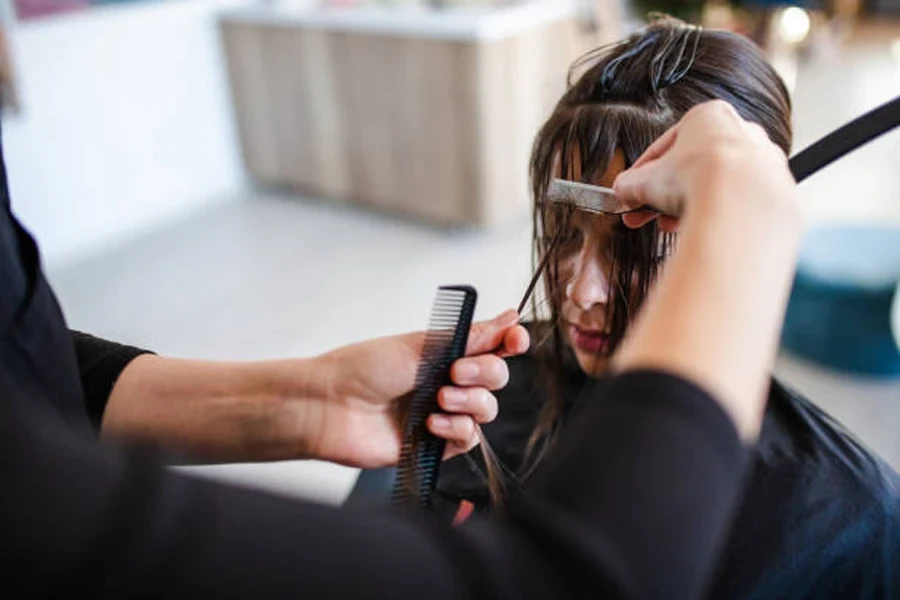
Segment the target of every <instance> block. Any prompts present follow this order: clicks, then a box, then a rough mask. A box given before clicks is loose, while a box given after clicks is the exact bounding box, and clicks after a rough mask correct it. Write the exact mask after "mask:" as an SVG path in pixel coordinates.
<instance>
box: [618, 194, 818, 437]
mask: <svg viewBox="0 0 900 600" xmlns="http://www.w3.org/2000/svg"><path fill="white" fill-rule="evenodd" d="M727 181H728V178H723V184H722V185H720V186H716V185H711V186H709V187H708V188H706V189H703V190H698V191H697V192H696V193H698V194H707V195H709V196H711V198H709V199H706V200H703V201H699V202H694V203H693V205H692V206H694V207H695V208H694V212H693V213H692V214H688V215H687V216H686V218H685V222H684V227H683V231H682V233H681V235H680V240H679V247H678V250H677V252H676V254H675V256H674V257H673V258H672V259H671V260H670V262H669V264H668V266H667V270H666V272H665V274H664V275H663V276H662V277H661V279H660V281H659V283H658V285H657V286H656V288H655V289H654V290H653V292H652V293H651V296H650V298H649V300H648V303H647V305H646V308H645V310H644V311H643V312H642V314H641V315H640V316H639V318H638V320H637V322H636V323H635V326H634V329H633V330H632V332H631V336H630V339H629V340H628V341H627V342H626V343H625V344H624V345H623V348H622V352H621V354H620V356H619V357H618V360H617V365H618V367H619V368H658V369H664V370H667V371H669V372H672V373H676V374H678V375H681V376H683V377H686V378H688V379H690V380H692V381H695V382H697V383H698V384H700V385H702V386H704V387H705V388H706V389H708V390H709V391H710V392H712V393H713V395H714V396H716V397H718V398H720V399H721V401H722V402H723V405H724V406H725V408H726V410H728V412H730V413H731V414H732V417H733V418H735V421H736V423H737V425H738V429H739V430H740V431H741V434H742V436H743V437H744V438H745V439H752V438H753V437H755V434H756V432H757V431H758V428H759V424H760V419H761V417H762V409H763V399H764V397H765V391H766V386H767V385H768V381H769V373H770V370H771V367H772V360H773V359H774V357H775V354H776V350H777V344H778V339H779V332H780V329H781V324H782V319H783V314H784V306H785V303H786V301H787V296H788V293H789V290H790V285H791V278H792V275H793V272H794V264H795V256H796V252H797V247H798V244H799V239H800V231H801V220H800V216H799V213H798V211H797V209H796V207H795V205H794V204H793V203H792V202H786V201H784V199H783V198H781V199H775V200H773V199H769V198H748V199H747V200H746V202H742V201H739V200H738V201H720V200H719V198H712V196H716V195H718V196H719V197H724V198H729V196H728V194H729V193H730V192H729V186H728V185H727ZM731 183H732V185H740V182H739V181H732V182H731ZM732 190H733V188H732ZM765 203H768V206H764V207H760V206H759V205H760V204H765ZM754 204H755V206H754Z"/></svg>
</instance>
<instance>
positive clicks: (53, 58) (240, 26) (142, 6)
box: [0, 0, 900, 504]
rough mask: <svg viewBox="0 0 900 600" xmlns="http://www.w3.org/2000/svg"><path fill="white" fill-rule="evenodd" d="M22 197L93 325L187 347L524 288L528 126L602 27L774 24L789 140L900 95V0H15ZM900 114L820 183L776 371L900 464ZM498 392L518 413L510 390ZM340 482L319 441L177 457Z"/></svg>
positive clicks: (333, 488)
mask: <svg viewBox="0 0 900 600" xmlns="http://www.w3.org/2000/svg"><path fill="white" fill-rule="evenodd" d="M2 5H3V12H2V29H3V37H2V52H3V55H2V57H0V59H2V60H0V63H2V64H0V68H2V78H3V81H2V84H3V86H4V94H3V96H4V106H3V138H4V139H3V143H4V150H5V156H6V165H7V169H8V170H9V173H10V186H11V196H12V203H13V208H14V210H15V211H16V212H17V214H18V215H19V217H20V218H21V219H22V220H23V221H24V222H25V223H26V224H27V226H28V227H29V228H30V229H31V231H32V232H33V233H34V235H35V236H36V238H37V239H38V241H39V243H40V245H41V247H42V250H43V257H44V265H45V269H46V271H47V272H48V274H49V278H50V280H51V283H52V284H53V286H54V287H55V289H56V291H57V293H58V295H59V299H60V302H61V304H62V307H63V309H64V312H65V314H66V317H67V319H68V320H69V322H70V325H71V326H72V327H74V328H77V329H80V330H83V331H88V332H91V333H94V334H97V335H101V336H104V337H108V338H110V339H114V340H117V341H121V342H125V343H130V344H134V345H137V346H141V347H145V348H149V349H152V350H154V351H156V352H158V353H160V354H165V355H171V356H180V357H188V358H206V359H222V360H245V359H247V360H250V359H266V358H276V357H291V356H309V355H313V354H316V353H320V352H324V351H326V350H328V349H331V348H333V347H336V346H339V345H343V344H347V343H350V342H354V341H358V340H362V339H367V338H371V337H375V336H380V335H386V334H391V333H396V332H402V331H409V330H419V329H423V328H425V327H426V325H427V323H428V318H429V310H430V306H431V303H432V301H433V298H434V294H435V290H436V288H437V286H439V285H442V284H448V283H467V284H471V285H472V286H474V287H475V288H476V289H477V290H478V294H479V301H478V302H479V303H478V307H477V310H476V318H487V317H490V316H493V315H494V314H497V313H499V312H500V311H501V310H503V309H506V308H510V307H515V306H516V305H517V304H518V302H519V300H520V298H521V296H522V294H523V292H524V290H525V287H526V286H527V285H528V282H529V279H530V278H531V275H532V273H533V271H534V263H533V256H532V249H531V244H532V237H531V236H532V207H531V198H530V191H529V184H528V178H527V175H528V158H529V152H530V150H531V143H532V140H533V139H534V136H535V133H536V132H537V130H538V128H539V127H540V125H541V123H542V121H543V120H544V119H546V117H547V116H548V115H549V113H550V111H551V110H552V109H553V105H554V103H555V102H556V100H557V99H558V98H559V97H560V95H561V93H562V92H563V90H564V89H565V85H566V83H565V82H566V71H567V68H568V66H569V65H570V64H571V63H572V61H573V60H574V59H576V58H577V57H578V56H580V55H581V54H583V53H584V52H585V51H587V50H590V49H592V48H595V47H597V46H599V45H602V44H607V43H610V42H614V41H616V40H617V39H620V38H622V37H624V36H626V35H628V34H629V32H631V31H633V30H635V29H636V28H638V27H641V26H642V24H643V23H645V22H646V19H647V15H648V14H651V13H653V12H656V11H661V12H666V13H669V14H672V15H675V16H678V17H679V18H682V19H684V20H687V21H689V22H692V23H695V24H697V25H701V26H702V27H704V28H725V29H730V30H732V31H735V32H738V33H739V34H741V35H744V36H746V37H747V38H749V39H750V40H751V41H752V42H753V43H755V44H757V45H759V47H760V48H762V49H763V51H764V52H765V53H766V56H767V57H768V58H769V60H770V61H771V63H772V64H773V65H774V66H775V68H776V69H777V71H778V72H779V74H780V75H781V77H782V78H783V80H784V81H785V83H786V85H787V87H788V89H789V91H790V95H791V100H792V103H793V117H792V118H793V128H794V136H793V152H795V153H796V152H798V151H800V150H802V149H803V148H805V147H806V146H808V145H809V144H811V143H813V142H815V141H816V140H817V139H819V138H821V137H822V136H824V135H825V134H827V133H829V132H831V131H832V130H834V129H836V128H838V127H839V126H841V125H843V124H845V123H847V122H848V121H850V120H852V119H854V118H856V117H858V116H860V115H862V114H863V113H865V112H866V111H869V110H871V109H873V108H875V107H877V106H879V105H881V104H883V103H885V102H887V101H889V100H891V99H893V98H895V97H897V96H898V95H900V0H807V1H805V2H792V1H791V0H669V1H666V0H657V1H652V0H646V1H645V0H640V1H639V0H572V1H569V0H118V1H116V0H3V3H2ZM898 157H900V131H894V132H889V133H887V134H886V135H883V136H881V137H880V138H878V139H876V140H875V141H873V142H871V143H869V144H867V145H865V146H864V147H862V148H860V149H859V150H857V151H855V152H853V153H852V154H850V155H849V156H847V157H845V158H842V159H841V160H839V161H837V162H836V163H834V164H833V165H831V166H829V167H828V168H826V169H824V170H822V172H820V173H816V174H815V175H814V176H812V177H810V178H809V179H808V180H807V181H804V182H803V183H802V184H800V185H799V188H798V189H799V195H800V199H801V203H802V212H803V214H804V218H805V220H806V223H807V230H806V234H805V239H804V243H803V248H802V249H801V255H800V261H799V265H798V270H797V275H796V279H795V282H794V288H793V291H792V293H791V299H790V302H789V307H788V313H787V317H786V321H785V326H784V334H783V340H782V349H781V352H780V355H779V358H778V361H777V364H776V366H775V373H776V375H777V377H779V378H780V379H781V380H782V381H784V382H785V383H787V384H788V385H790V386H792V387H794V388H796V389H798V390H800V391H801V392H802V393H803V394H805V395H806V396H807V397H809V398H810V399H811V400H812V401H813V402H814V403H816V404H817V405H819V406H820V407H822V408H823V409H824V410H826V411H827V412H829V413H830V414H832V415H833V416H835V417H836V418H837V419H838V420H839V421H841V422H842V423H843V424H844V425H845V426H846V427H848V428H849V429H850V430H851V431H852V432H853V433H854V434H855V435H856V436H857V437H858V438H859V439H860V440H861V441H862V443H864V444H865V445H867V446H868V447H870V448H872V449H874V450H876V451H877V452H878V453H879V454H881V455H882V456H883V457H884V458H885V459H887V460H888V461H889V462H890V463H891V464H892V465H893V466H894V467H895V468H900V168H898V167H900V161H898ZM500 410H501V411H502V410H503V407H502V405H501V407H500ZM177 468H180V469H184V470H187V471H190V472H193V473H196V474H198V475H200V476H208V477H213V478H221V479H225V480H229V481H237V482H240V483H242V484H246V485H250V486H256V487H260V488H264V489H268V490H273V491H275V492H278V493H283V494H289V495H295V496H303V497H309V498H313V499H316V500H320V501H323V502H328V503H335V504H337V503H341V502H342V501H343V500H344V498H345V497H346V496H347V494H348V493H349V491H350V490H351V488H352V487H353V485H354V482H355V481H356V479H357V473H358V472H357V470H355V469H351V468H347V467H341V466H336V465H332V464H325V463H320V462H316V461H288V462H279V463H274V464H240V465H215V466H189V467H177Z"/></svg>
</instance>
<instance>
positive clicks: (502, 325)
mask: <svg viewBox="0 0 900 600" xmlns="http://www.w3.org/2000/svg"><path fill="white" fill-rule="evenodd" d="M518 322H519V314H518V313H517V312H516V311H514V310H512V309H510V310H507V311H504V312H502V313H500V314H499V315H497V316H496V317H494V318H493V319H491V320H490V321H480V322H478V323H475V324H474V325H472V329H471V330H469V343H468V344H467V345H466V355H472V354H484V353H485V352H493V351H494V350H496V349H497V348H499V347H500V345H501V344H502V343H503V340H504V337H505V336H506V332H507V330H509V328H510V327H513V326H514V325H516V324H517V323H518Z"/></svg>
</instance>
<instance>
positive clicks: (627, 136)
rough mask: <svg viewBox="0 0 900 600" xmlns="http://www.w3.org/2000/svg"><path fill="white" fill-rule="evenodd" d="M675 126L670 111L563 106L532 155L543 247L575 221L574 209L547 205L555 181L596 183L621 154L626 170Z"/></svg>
mask: <svg viewBox="0 0 900 600" xmlns="http://www.w3.org/2000/svg"><path fill="white" fill-rule="evenodd" d="M674 123H675V119H674V118H673V116H672V115H671V114H669V113H668V111H663V112H662V113H661V112H660V111H657V110H653V109H647V108H644V107H641V106H637V105H634V104H625V103H615V104H599V103H597V104H579V105H576V106H566V105H564V104H563V103H560V106H559V107H557V110H556V112H555V113H554V115H553V116H552V117H550V119H549V120H548V121H547V123H545V125H544V127H543V128H542V129H541V131H540V132H539V133H538V135H537V138H536V139H535V143H534V148H533V151H532V160H531V183H532V194H533V197H534V200H535V223H536V225H538V226H539V228H540V230H541V236H540V237H541V238H542V240H543V243H544V244H547V243H549V240H551V239H552V238H553V236H554V235H555V234H556V233H557V232H558V231H559V229H560V227H564V226H567V225H568V223H569V219H570V218H571V208H568V207H564V206H555V207H554V206H550V205H549V204H548V203H547V202H546V196H547V188H548V187H549V185H550V182H551V180H553V179H554V178H556V177H561V178H564V179H570V180H574V181H580V182H583V183H593V182H594V181H596V180H597V179H599V178H601V177H602V176H603V174H604V173H606V171H607V169H608V168H609V164H610V161H611V160H612V157H613V155H614V154H615V152H616V151H617V150H618V151H620V152H622V154H623V156H624V159H625V167H626V168H628V167H629V166H631V165H632V164H633V163H634V162H635V161H636V160H637V159H638V157H640V155H641V154H643V152H644V150H646V149H647V147H648V146H650V144H652V143H653V141H654V140H656V138H658V137H659V136H660V135H662V134H663V133H664V132H665V131H666V130H667V129H668V128H669V127H671V126H672V125H673V124H674Z"/></svg>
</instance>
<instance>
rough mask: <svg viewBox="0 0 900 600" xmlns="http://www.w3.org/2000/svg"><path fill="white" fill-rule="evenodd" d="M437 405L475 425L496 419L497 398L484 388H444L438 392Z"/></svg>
mask: <svg viewBox="0 0 900 600" xmlns="http://www.w3.org/2000/svg"><path fill="white" fill-rule="evenodd" d="M438 405H439V406H440V407H441V408H442V409H444V410H445V411H447V412H448V413H450V414H456V415H461V416H467V417H470V418H471V419H472V420H473V421H474V422H476V423H490V422H491V421H493V420H494V419H496V418H497V411H498V407H497V398H495V397H494V395H493V394H492V393H491V392H490V391H488V390H487V389H486V388H457V387H449V386H448V387H444V388H442V389H441V391H440V392H438Z"/></svg>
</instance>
